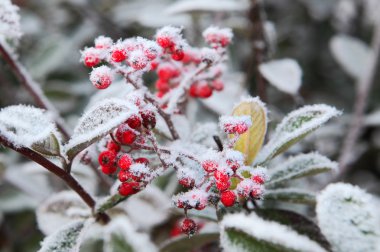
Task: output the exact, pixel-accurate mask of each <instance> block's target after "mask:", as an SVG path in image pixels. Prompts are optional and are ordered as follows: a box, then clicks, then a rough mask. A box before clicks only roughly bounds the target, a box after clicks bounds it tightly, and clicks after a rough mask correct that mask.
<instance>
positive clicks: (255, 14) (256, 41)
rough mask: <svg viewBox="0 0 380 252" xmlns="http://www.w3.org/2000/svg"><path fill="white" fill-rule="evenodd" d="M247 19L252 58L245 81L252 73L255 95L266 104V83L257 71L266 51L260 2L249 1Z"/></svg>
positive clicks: (259, 0)
mask: <svg viewBox="0 0 380 252" xmlns="http://www.w3.org/2000/svg"><path fill="white" fill-rule="evenodd" d="M248 17H249V20H250V21H251V26H252V29H251V31H252V34H251V36H252V57H251V63H250V64H249V65H250V66H249V69H248V74H247V80H248V81H249V80H251V79H252V78H251V77H252V73H254V74H255V82H256V90H257V94H258V95H259V97H260V99H261V100H262V101H264V102H266V101H267V93H266V81H265V79H264V77H263V76H262V75H261V73H260V71H259V65H260V64H261V63H263V62H264V60H265V58H266V54H267V50H268V46H267V41H266V38H265V30H264V9H263V3H262V0H251V7H250V9H249V13H248ZM252 68H253V69H252ZM252 70H253V71H252Z"/></svg>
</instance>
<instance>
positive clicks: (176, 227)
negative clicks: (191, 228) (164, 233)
mask: <svg viewBox="0 0 380 252" xmlns="http://www.w3.org/2000/svg"><path fill="white" fill-rule="evenodd" d="M180 234H182V231H181V226H180V225H179V223H178V222H176V223H175V224H174V226H173V227H172V229H171V230H170V237H176V236H178V235H180Z"/></svg>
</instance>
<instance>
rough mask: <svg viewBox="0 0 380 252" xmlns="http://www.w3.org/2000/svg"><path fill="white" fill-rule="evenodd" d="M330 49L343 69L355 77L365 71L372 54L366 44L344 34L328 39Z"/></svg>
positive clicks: (358, 76)
mask: <svg viewBox="0 0 380 252" xmlns="http://www.w3.org/2000/svg"><path fill="white" fill-rule="evenodd" d="M330 50H331V52H332V54H333V56H334V57H335V59H336V60H337V61H338V63H339V64H340V65H341V66H342V67H343V69H344V70H345V71H346V72H347V73H348V74H349V75H351V76H352V77H354V78H356V79H359V78H361V77H362V75H363V74H364V73H365V70H366V69H367V68H368V66H369V63H370V59H371V57H372V54H373V52H372V50H371V49H370V48H369V47H368V45H366V44H364V43H363V42H362V41H360V40H358V39H356V38H353V37H349V36H346V35H337V36H335V37H333V38H332V40H331V41H330Z"/></svg>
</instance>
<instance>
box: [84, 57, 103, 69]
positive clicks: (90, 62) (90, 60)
mask: <svg viewBox="0 0 380 252" xmlns="http://www.w3.org/2000/svg"><path fill="white" fill-rule="evenodd" d="M99 63H100V59H99V58H97V57H94V56H85V57H84V65H85V66H86V67H94V66H97V65H98V64H99Z"/></svg>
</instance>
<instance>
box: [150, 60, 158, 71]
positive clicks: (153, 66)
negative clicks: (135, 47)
mask: <svg viewBox="0 0 380 252" xmlns="http://www.w3.org/2000/svg"><path fill="white" fill-rule="evenodd" d="M157 67H158V62H157V61H152V62H151V63H150V70H156V69H157Z"/></svg>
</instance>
